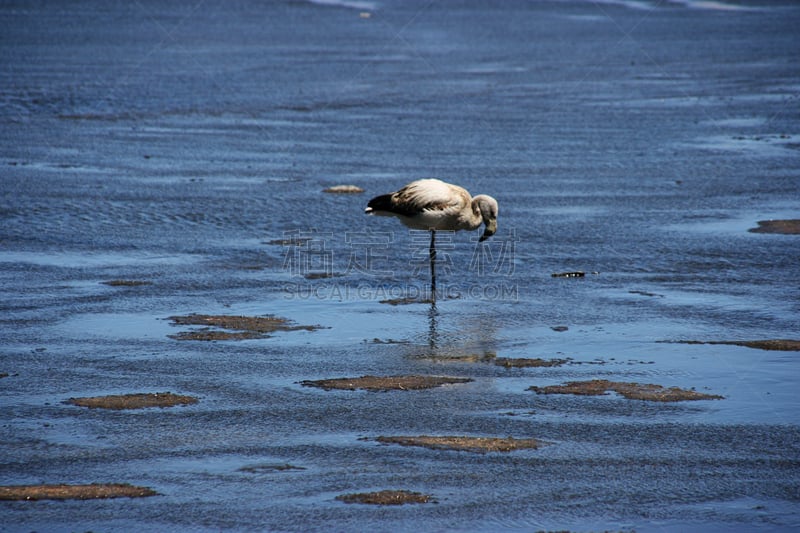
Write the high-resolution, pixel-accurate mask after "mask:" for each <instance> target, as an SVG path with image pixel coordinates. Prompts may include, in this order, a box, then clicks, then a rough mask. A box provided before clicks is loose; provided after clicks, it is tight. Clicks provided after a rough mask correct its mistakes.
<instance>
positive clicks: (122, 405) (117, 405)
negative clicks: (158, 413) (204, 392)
mask: <svg viewBox="0 0 800 533" xmlns="http://www.w3.org/2000/svg"><path fill="white" fill-rule="evenodd" d="M197 402H198V400H197V398H195V397H193V396H183V395H179V394H172V393H171V392H154V393H136V394H119V395H111V396H94V397H87V398H70V399H68V400H65V401H64V403H66V404H70V405H77V406H78V407H88V408H89V409H114V410H121V409H144V408H147V407H174V406H176V405H191V404H195V403H197Z"/></svg>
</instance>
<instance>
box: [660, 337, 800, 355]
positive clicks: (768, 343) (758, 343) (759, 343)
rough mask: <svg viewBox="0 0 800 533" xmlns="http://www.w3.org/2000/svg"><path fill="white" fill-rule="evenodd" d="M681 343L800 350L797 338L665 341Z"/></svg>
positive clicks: (783, 350) (784, 350) (786, 350)
mask: <svg viewBox="0 0 800 533" xmlns="http://www.w3.org/2000/svg"><path fill="white" fill-rule="evenodd" d="M663 342H675V343H679V344H728V345H730V346H744V347H746V348H754V349H756V350H776V351H782V352H798V351H800V340H795V339H765V340H750V341H663Z"/></svg>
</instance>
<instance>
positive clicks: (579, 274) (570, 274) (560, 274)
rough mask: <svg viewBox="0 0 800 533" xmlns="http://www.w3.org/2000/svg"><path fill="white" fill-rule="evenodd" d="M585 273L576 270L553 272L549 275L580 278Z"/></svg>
mask: <svg viewBox="0 0 800 533" xmlns="http://www.w3.org/2000/svg"><path fill="white" fill-rule="evenodd" d="M585 275H586V272H582V271H580V270H579V271H577V272H554V273H552V274H550V277H553V278H582V277H584V276H585Z"/></svg>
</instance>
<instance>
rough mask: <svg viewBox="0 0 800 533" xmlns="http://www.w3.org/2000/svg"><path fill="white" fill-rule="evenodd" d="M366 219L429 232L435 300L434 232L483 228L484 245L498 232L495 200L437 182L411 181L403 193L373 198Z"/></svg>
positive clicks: (434, 295) (432, 284)
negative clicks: (382, 219)
mask: <svg viewBox="0 0 800 533" xmlns="http://www.w3.org/2000/svg"><path fill="white" fill-rule="evenodd" d="M364 212H365V213H366V214H368V215H378V216H393V217H397V218H398V219H400V222H402V223H403V224H404V225H405V226H407V227H409V228H412V229H422V230H429V231H430V232H431V247H430V254H429V257H430V262H431V295H432V298H433V299H434V300H435V299H436V267H435V263H436V230H450V231H458V230H469V231H472V230H475V229H478V228H479V227H480V225H481V224H485V226H486V227H485V228H484V230H483V235H481V237H480V239H479V241H480V242H483V241H485V240H486V239H488V238H489V237H491V236H492V235H494V234H495V232H496V231H497V200H495V199H494V198H492V197H491V196H487V195H485V194H480V195H478V196H476V197H475V198H472V197H471V196H470V195H469V192H467V190H466V189H464V188H462V187H459V186H458V185H453V184H451V183H445V182H443V181H441V180H437V179H424V180H417V181H412V182H411V183H409V184H408V185H406V186H405V187H403V188H402V189H400V190H398V191H395V192H392V193H389V194H382V195H380V196H376V197H375V198H373V199H372V200H370V201H369V203H367V208H366V209H365V210H364Z"/></svg>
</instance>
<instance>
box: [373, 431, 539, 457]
mask: <svg viewBox="0 0 800 533" xmlns="http://www.w3.org/2000/svg"><path fill="white" fill-rule="evenodd" d="M375 440H376V441H377V442H380V443H383V444H399V445H400V446H420V447H423V448H430V449H432V450H456V451H464V452H477V453H486V452H511V451H515V450H525V449H529V450H536V449H538V448H540V447H541V446H542V445H544V442H542V441H540V440H537V439H515V438H513V437H463V436H462V437H453V436H445V437H435V436H428V435H421V436H419V437H377V438H376V439H375Z"/></svg>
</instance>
